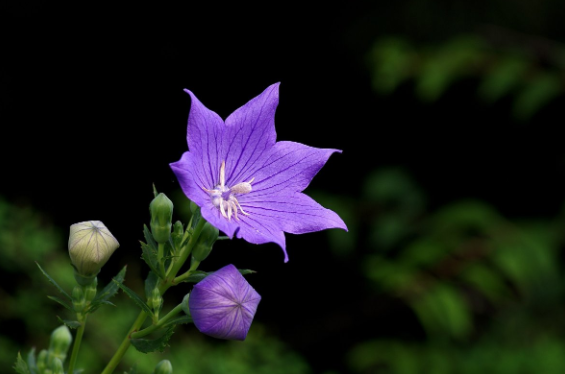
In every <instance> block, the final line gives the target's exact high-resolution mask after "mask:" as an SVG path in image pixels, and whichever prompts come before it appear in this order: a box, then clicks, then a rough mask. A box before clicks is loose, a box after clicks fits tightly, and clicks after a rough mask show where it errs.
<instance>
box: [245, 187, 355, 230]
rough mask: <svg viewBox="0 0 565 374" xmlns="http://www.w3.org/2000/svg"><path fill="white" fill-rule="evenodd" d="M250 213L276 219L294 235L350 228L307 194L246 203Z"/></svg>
mask: <svg viewBox="0 0 565 374" xmlns="http://www.w3.org/2000/svg"><path fill="white" fill-rule="evenodd" d="M245 209H246V210H247V211H249V216H250V217H254V218H256V219H257V220H260V221H261V222H264V223H265V222H272V223H273V224H276V225H277V226H278V227H279V228H280V229H281V230H283V231H285V232H288V233H291V234H304V233H308V232H314V231H321V230H326V229H334V228H339V229H343V230H346V231H347V226H346V225H345V223H344V222H343V220H342V219H341V218H340V217H339V216H338V215H337V214H336V213H335V212H334V211H332V210H329V209H326V208H324V207H323V206H321V205H320V204H318V203H317V202H316V201H315V200H314V199H312V198H311V197H309V196H307V195H305V194H303V193H295V194H292V195H286V194H281V195H277V196H268V197H265V198H264V200H259V199H256V200H254V201H253V202H249V203H246V204H245Z"/></svg>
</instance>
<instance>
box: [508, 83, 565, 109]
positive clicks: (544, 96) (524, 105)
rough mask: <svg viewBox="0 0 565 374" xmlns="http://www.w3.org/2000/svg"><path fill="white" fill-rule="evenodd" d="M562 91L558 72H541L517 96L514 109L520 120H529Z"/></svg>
mask: <svg viewBox="0 0 565 374" xmlns="http://www.w3.org/2000/svg"><path fill="white" fill-rule="evenodd" d="M560 92H561V78H560V77H559V75H558V74H556V73H539V74H538V75H537V76H535V77H534V78H533V79H532V80H531V82H529V83H528V84H527V85H525V86H524V87H523V88H522V90H521V91H520V92H519V93H518V95H517V96H516V99H515V100H514V105H513V108H512V111H513V113H514V115H515V116H516V117H517V118H518V119H519V120H528V119H530V117H532V116H533V115H534V114H535V113H536V112H537V111H538V110H540V109H541V108H542V107H543V106H544V105H546V104H548V103H549V102H550V101H551V100H552V99H554V98H555V97H556V96H557V95H558V94H559V93H560Z"/></svg>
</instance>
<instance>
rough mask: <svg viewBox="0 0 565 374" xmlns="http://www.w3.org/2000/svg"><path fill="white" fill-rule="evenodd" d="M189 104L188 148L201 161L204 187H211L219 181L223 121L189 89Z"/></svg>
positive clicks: (187, 91)
mask: <svg viewBox="0 0 565 374" xmlns="http://www.w3.org/2000/svg"><path fill="white" fill-rule="evenodd" d="M184 91H185V92H186V93H188V94H189V95H190V99H191V104H190V112H189V115H188V131H187V136H186V138H187V142H188V150H189V151H190V152H191V153H193V154H194V155H195V157H197V159H199V160H200V162H201V163H202V165H203V167H204V169H202V171H205V172H206V174H203V175H202V177H203V178H204V182H205V183H206V186H205V187H206V188H213V187H214V185H215V184H216V183H218V181H219V171H220V164H221V162H222V160H221V159H220V156H221V150H222V134H223V133H224V130H225V124H224V121H222V119H221V118H220V116H218V115H217V114H216V113H215V112H213V111H211V110H209V109H208V108H206V107H205V106H204V105H203V104H202V103H201V102H200V100H198V98H196V96H195V95H194V94H193V93H192V92H191V91H189V90H186V89H185V90H184Z"/></svg>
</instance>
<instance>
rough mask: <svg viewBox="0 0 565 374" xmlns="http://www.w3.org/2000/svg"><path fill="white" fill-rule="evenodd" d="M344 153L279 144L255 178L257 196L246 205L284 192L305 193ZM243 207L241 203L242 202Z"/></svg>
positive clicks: (254, 191)
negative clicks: (337, 155) (328, 164)
mask: <svg viewBox="0 0 565 374" xmlns="http://www.w3.org/2000/svg"><path fill="white" fill-rule="evenodd" d="M335 152H339V153H341V151H340V150H337V149H323V148H314V147H310V146H307V145H304V144H300V143H294V142H286V141H283V142H278V143H276V144H275V146H274V147H273V148H272V149H271V151H270V153H269V156H268V157H267V158H266V159H265V162H264V163H263V165H262V166H261V169H259V170H258V171H257V173H256V174H255V175H254V177H255V181H254V183H253V193H250V194H249V195H246V196H245V199H244V200H243V201H248V200H253V199H255V198H260V199H263V197H264V196H267V195H273V194H276V193H279V192H280V191H283V192H287V193H288V192H291V193H292V192H301V191H303V190H304V189H305V188H306V187H308V185H309V184H310V182H311V181H312V178H314V176H315V175H316V174H317V173H318V171H320V169H321V168H322V166H324V165H325V164H326V162H327V161H328V159H329V157H330V156H331V155H332V154H333V153H335ZM240 203H241V201H240Z"/></svg>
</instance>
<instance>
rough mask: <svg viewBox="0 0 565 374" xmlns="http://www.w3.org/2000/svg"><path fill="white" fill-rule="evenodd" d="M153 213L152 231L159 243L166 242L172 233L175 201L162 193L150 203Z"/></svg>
mask: <svg viewBox="0 0 565 374" xmlns="http://www.w3.org/2000/svg"><path fill="white" fill-rule="evenodd" d="M149 212H150V213H151V233H152V234H153V238H155V241H156V242H157V243H161V244H163V243H166V242H167V241H169V236H170V235H171V226H172V220H173V202H172V201H171V200H169V198H168V197H167V196H166V195H165V194H164V193H160V194H159V195H157V196H156V197H155V198H154V199H153V201H151V203H150V204H149Z"/></svg>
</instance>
